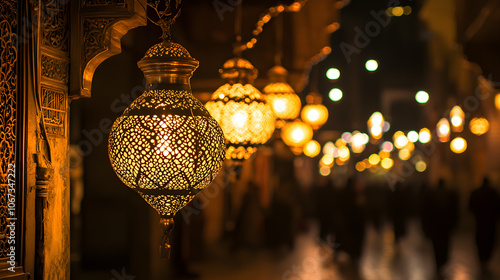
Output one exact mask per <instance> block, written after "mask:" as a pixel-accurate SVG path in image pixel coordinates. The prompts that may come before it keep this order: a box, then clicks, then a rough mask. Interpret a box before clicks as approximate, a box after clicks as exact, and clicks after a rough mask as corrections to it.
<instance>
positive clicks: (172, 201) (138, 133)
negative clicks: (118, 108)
mask: <svg viewBox="0 0 500 280" xmlns="http://www.w3.org/2000/svg"><path fill="white" fill-rule="evenodd" d="M138 65H139V67H140V68H141V70H143V72H144V74H145V77H146V80H147V84H148V86H147V89H146V91H145V92H144V93H143V94H142V95H141V96H140V97H138V98H137V99H136V100H134V102H132V104H131V105H130V106H129V107H128V108H127V109H126V110H125V112H124V113H123V115H122V116H120V117H119V118H118V119H117V120H116V121H115V123H114V124H113V127H112V129H111V133H110V136H109V157H110V160H111V164H112V167H113V169H114V170H115V172H116V174H117V175H118V177H119V178H120V179H121V180H122V181H123V182H124V183H125V184H126V185H127V186H128V187H130V188H132V189H134V190H136V191H137V192H138V193H139V194H140V195H141V196H142V197H143V198H144V199H145V200H146V201H147V202H148V203H149V204H150V205H151V206H152V207H153V208H155V209H156V210H157V211H158V212H159V213H160V215H162V216H164V217H172V216H173V215H174V214H175V213H176V212H177V211H178V210H179V209H180V208H182V207H183V206H185V205H186V204H187V203H189V201H191V200H192V199H193V197H194V196H195V195H196V193H198V192H199V191H200V190H202V189H203V188H205V187H206V186H208V185H209V184H210V183H211V182H212V181H213V179H214V178H215V176H216V175H217V173H218V171H219V170H220V168H221V167H222V162H223V160H224V153H225V144H224V135H223V132H222V129H221V128H220V126H219V124H218V123H217V122H216V121H215V119H214V118H213V117H212V116H211V115H210V114H209V112H208V111H207V110H206V109H205V107H204V106H203V105H202V104H201V102H200V101H198V100H197V99H196V98H194V96H193V95H192V92H191V87H190V83H189V79H190V77H191V75H192V73H193V71H194V70H195V69H196V67H197V66H198V61H196V60H195V59H193V58H192V57H191V56H190V54H189V53H188V52H187V50H185V49H184V48H183V47H182V46H181V45H179V44H176V43H173V42H163V43H160V44H157V45H155V46H153V47H152V48H151V49H149V50H148V52H147V53H146V55H145V57H144V58H143V59H142V60H141V61H139V63H138Z"/></svg>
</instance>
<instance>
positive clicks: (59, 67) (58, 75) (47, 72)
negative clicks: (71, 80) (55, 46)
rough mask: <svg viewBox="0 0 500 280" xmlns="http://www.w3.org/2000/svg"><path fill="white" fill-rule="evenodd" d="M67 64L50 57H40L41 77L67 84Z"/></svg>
mask: <svg viewBox="0 0 500 280" xmlns="http://www.w3.org/2000/svg"><path fill="white" fill-rule="evenodd" d="M68 73H69V63H68V62H66V61H64V60H59V59H56V58H53V57H50V56H46V55H42V76H43V77H46V78H50V79H53V80H56V81H58V82H60V83H63V84H67V83H68Z"/></svg>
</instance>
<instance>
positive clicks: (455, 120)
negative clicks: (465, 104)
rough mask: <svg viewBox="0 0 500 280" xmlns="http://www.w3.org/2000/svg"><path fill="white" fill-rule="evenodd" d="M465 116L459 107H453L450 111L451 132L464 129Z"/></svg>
mask: <svg viewBox="0 0 500 280" xmlns="http://www.w3.org/2000/svg"><path fill="white" fill-rule="evenodd" d="M464 118H465V114H464V111H463V110H462V108H460V106H454V107H453V108H452V109H451V111H450V120H451V130H452V131H453V132H461V131H462V130H463V128H464Z"/></svg>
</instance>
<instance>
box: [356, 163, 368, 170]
mask: <svg viewBox="0 0 500 280" xmlns="http://www.w3.org/2000/svg"><path fill="white" fill-rule="evenodd" d="M365 169H366V165H365V163H364V162H362V161H360V162H358V163H356V170H358V171H359V172H363V171H364V170H365Z"/></svg>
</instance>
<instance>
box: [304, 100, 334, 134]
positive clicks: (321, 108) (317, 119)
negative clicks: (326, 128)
mask: <svg viewBox="0 0 500 280" xmlns="http://www.w3.org/2000/svg"><path fill="white" fill-rule="evenodd" d="M301 118H302V120H303V121H304V122H305V123H308V124H309V125H311V127H312V128H313V129H318V128H320V127H321V126H322V125H323V124H325V122H326V121H327V120H328V109H327V108H326V107H325V105H323V104H308V105H306V106H304V108H303V109H302V113H301Z"/></svg>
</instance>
